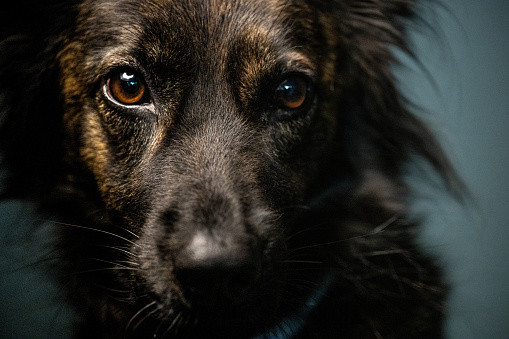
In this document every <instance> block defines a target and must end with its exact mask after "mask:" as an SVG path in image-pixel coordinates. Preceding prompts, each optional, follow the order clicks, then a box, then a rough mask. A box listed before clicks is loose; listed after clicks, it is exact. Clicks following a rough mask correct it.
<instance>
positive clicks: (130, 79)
mask: <svg viewBox="0 0 509 339" xmlns="http://www.w3.org/2000/svg"><path fill="white" fill-rule="evenodd" d="M120 80H121V81H122V89H123V90H124V91H125V92H126V93H128V94H136V93H138V92H139V90H140V81H139V79H138V78H137V77H136V75H134V74H130V73H127V72H124V73H122V74H121V75H120Z"/></svg>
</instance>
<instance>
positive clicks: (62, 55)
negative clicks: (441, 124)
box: [0, 0, 454, 339]
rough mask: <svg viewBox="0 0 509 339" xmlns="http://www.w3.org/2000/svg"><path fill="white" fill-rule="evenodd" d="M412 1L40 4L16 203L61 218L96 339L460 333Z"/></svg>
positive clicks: (15, 73)
mask: <svg viewBox="0 0 509 339" xmlns="http://www.w3.org/2000/svg"><path fill="white" fill-rule="evenodd" d="M419 6H420V4H418V3H416V2H415V1H413V0H401V1H369V0H330V1H325V0H324V1H321V0H316V1H310V0H256V1H255V0H251V1H250V0H186V1H170V0H103V1H92V0H79V1H30V0H20V1H16V2H15V3H14V4H13V7H12V9H10V10H9V9H8V10H4V11H2V12H3V13H2V14H1V17H2V20H1V22H2V24H1V25H2V26H1V27H2V28H1V32H0V34H1V43H0V77H1V79H2V81H1V83H0V90H1V96H0V98H1V111H0V112H1V115H0V119H1V120H0V138H1V141H0V143H1V144H0V145H1V152H2V153H1V154H2V166H3V168H4V170H5V171H6V173H7V174H6V178H5V180H4V187H3V193H2V199H4V200H5V199H19V200H23V201H31V202H34V203H35V204H36V205H37V206H38V213H40V215H42V216H43V218H44V220H45V221H51V224H52V236H53V237H54V240H55V245H54V246H53V249H52V254H53V256H52V259H51V261H52V269H51V272H49V273H50V274H51V276H52V277H53V279H54V280H55V281H56V282H57V283H58V284H59V285H60V286H61V291H60V294H59V296H58V297H59V298H61V299H62V302H63V303H64V302H65V303H68V304H69V305H71V307H72V308H73V309H74V310H75V313H76V317H77V320H76V322H75V323H74V324H73V333H74V335H75V337H76V338H226V337H227V338H331V337H339V338H372V339H375V338H422V339H424V338H442V337H443V334H442V322H443V317H444V311H445V300H446V296H447V285H446V283H445V281H444V280H445V279H444V278H443V273H442V269H441V267H440V265H439V263H438V262H437V260H436V259H435V258H433V257H432V256H430V255H429V254H427V253H425V251H424V250H423V249H422V248H421V247H420V246H418V243H417V241H416V239H415V238H416V233H417V231H418V229H419V222H418V221H416V220H412V218H411V217H410V216H409V212H408V200H409V197H410V194H411V190H410V189H409V186H408V185H407V183H406V182H405V180H404V174H405V166H406V165H407V164H408V163H409V162H411V161H412V160H413V159H416V158H422V159H424V160H426V161H428V162H429V163H430V164H431V165H432V167H433V168H434V170H435V171H436V172H437V173H439V174H440V175H441V176H442V177H443V179H444V182H445V183H447V185H450V184H451V183H452V182H453V181H454V171H453V169H452V167H451V165H450V163H449V161H448V160H447V158H446V156H445V155H444V152H443V151H442V150H441V148H440V145H439V143H438V142H437V141H436V139H435V138H434V136H433V134H432V133H431V132H430V130H429V128H427V127H426V126H425V124H424V123H423V122H421V121H420V120H419V119H418V118H417V117H415V115H413V114H412V113H411V112H410V110H409V109H408V107H407V104H406V100H405V98H404V97H403V96H402V95H401V93H400V92H399V90H398V88H397V84H396V81H395V78H394V75H393V71H392V70H393V68H392V67H393V64H394V62H395V57H394V55H393V51H394V48H399V49H400V50H402V51H404V52H407V53H409V54H412V51H411V48H410V46H409V43H408V41H407V40H408V38H407V32H406V31H407V27H408V26H410V25H412V24H413V23H415V22H416V21H418V16H417V13H416V12H417V11H418V8H419Z"/></svg>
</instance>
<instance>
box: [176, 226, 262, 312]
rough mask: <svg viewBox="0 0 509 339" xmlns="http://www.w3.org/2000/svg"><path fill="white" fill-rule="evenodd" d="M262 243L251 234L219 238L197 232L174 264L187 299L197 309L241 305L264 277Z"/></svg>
mask: <svg viewBox="0 0 509 339" xmlns="http://www.w3.org/2000/svg"><path fill="white" fill-rule="evenodd" d="M260 256H261V254H260V248H259V242H258V241H257V238H256V237H254V236H252V235H247V234H243V235H237V236H235V237H233V236H230V237H219V236H213V235H211V234H204V233H198V234H197V235H195V236H194V237H193V239H192V240H191V241H190V243H189V244H188V245H187V246H186V247H185V248H184V249H183V250H182V251H181V252H180V253H179V255H178V257H177V258H176V261H175V270H176V274H177V278H178V279H179V282H180V284H181V286H182V290H183V292H184V295H185V298H186V299H187V300H188V301H189V302H190V303H191V304H193V305H195V306H203V305H207V307H217V306H218V307H220V306H228V305H234V304H236V303H239V302H241V301H242V300H243V299H244V298H245V297H246V296H248V295H249V293H250V291H251V290H252V289H253V288H254V286H255V285H256V283H257V282H258V280H259V279H260V276H261V257H260Z"/></svg>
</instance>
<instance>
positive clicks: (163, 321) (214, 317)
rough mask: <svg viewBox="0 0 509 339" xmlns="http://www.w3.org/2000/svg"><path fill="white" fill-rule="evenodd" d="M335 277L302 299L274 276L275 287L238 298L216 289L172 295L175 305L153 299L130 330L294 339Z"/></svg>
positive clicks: (258, 288)
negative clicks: (200, 296) (200, 295)
mask: <svg viewBox="0 0 509 339" xmlns="http://www.w3.org/2000/svg"><path fill="white" fill-rule="evenodd" d="M331 282H332V275H330V274H329V275H326V276H323V277H321V278H320V279H319V281H317V282H316V286H317V288H315V289H314V290H313V291H308V292H309V293H306V296H305V297H303V296H300V297H298V298H295V296H294V293H295V291H291V292H289V295H287V294H286V291H285V290H286V287H287V286H284V285H282V284H280V286H276V284H274V281H272V282H271V284H272V285H271V286H270V288H268V287H267V286H256V287H253V288H252V290H251V291H250V292H249V293H248V292H245V293H246V295H245V296H244V298H241V299H238V300H236V301H232V300H228V299H227V297H225V296H224V295H222V294H221V293H220V292H219V293H218V291H216V290H213V289H211V290H210V291H209V292H207V293H215V296H214V297H213V299H211V298H212V297H210V296H209V297H205V299H204V300H201V301H196V300H194V299H193V303H190V302H188V301H183V302H182V301H178V302H177V301H176V300H173V301H172V304H171V307H169V306H167V307H165V306H164V305H162V304H159V303H156V302H154V301H152V302H150V303H147V305H153V306H146V308H147V309H146V310H144V312H140V314H141V313H147V314H150V317H149V318H146V319H145V316H144V315H140V314H138V316H135V317H134V318H133V320H132V321H131V324H130V330H134V331H133V333H134V335H135V336H136V335H138V334H141V335H147V333H148V334H150V336H152V334H153V336H154V337H157V338H212V337H214V338H216V337H217V338H220V337H222V338H246V339H248V338H250V339H264V338H293V337H295V336H296V335H297V334H298V333H299V332H300V331H301V329H302V327H303V325H304V324H305V322H306V320H307V318H308V317H309V315H310V314H311V313H312V312H313V310H314V309H315V308H316V307H317V305H318V304H319V303H320V302H321V300H322V299H323V297H324V296H326V294H327V289H328V287H329V285H330V283H331ZM288 297H290V298H291V299H292V300H288ZM297 300H299V301H297ZM288 306H290V307H288ZM151 309H152V310H151Z"/></svg>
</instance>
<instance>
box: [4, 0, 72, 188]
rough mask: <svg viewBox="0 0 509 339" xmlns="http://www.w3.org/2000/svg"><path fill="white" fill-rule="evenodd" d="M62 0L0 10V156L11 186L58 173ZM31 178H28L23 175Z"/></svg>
mask: <svg viewBox="0 0 509 339" xmlns="http://www.w3.org/2000/svg"><path fill="white" fill-rule="evenodd" d="M68 4H69V2H66V4H65V6H64V4H63V1H59V0H57V1H51V0H48V1H44V0H43V1H37V0H17V1H12V2H11V3H10V4H9V6H8V7H6V8H4V9H2V11H0V23H1V26H0V79H1V81H0V152H1V153H0V154H1V155H0V156H1V158H0V159H1V161H2V166H3V168H4V169H7V172H8V173H7V175H8V176H9V180H6V182H7V183H9V184H11V183H12V185H13V187H4V190H3V194H4V195H10V194H9V190H10V191H12V192H16V193H21V192H22V191H23V187H26V188H32V189H33V188H34V187H37V186H39V183H41V182H45V181H47V179H48V176H55V175H58V169H57V168H56V165H55V164H59V163H60V161H58V159H57V158H60V154H59V147H60V146H59V145H58V144H57V140H58V138H59V135H60V133H61V132H60V125H61V116H62V112H61V111H62V110H61V108H60V102H59V100H60V99H59V90H58V87H59V86H58V83H59V79H58V68H57V62H56V55H57V53H58V49H59V45H60V44H61V43H62V41H61V37H62V32H63V30H64V29H72V27H73V25H72V24H71V23H70V22H69V20H71V19H72V17H73V15H72V14H71V13H69V11H74V10H75V9H76V10H77V7H73V6H72V5H71V7H68ZM21 178H31V180H30V182H28V181H27V180H26V179H23V180H22V179H21Z"/></svg>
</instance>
